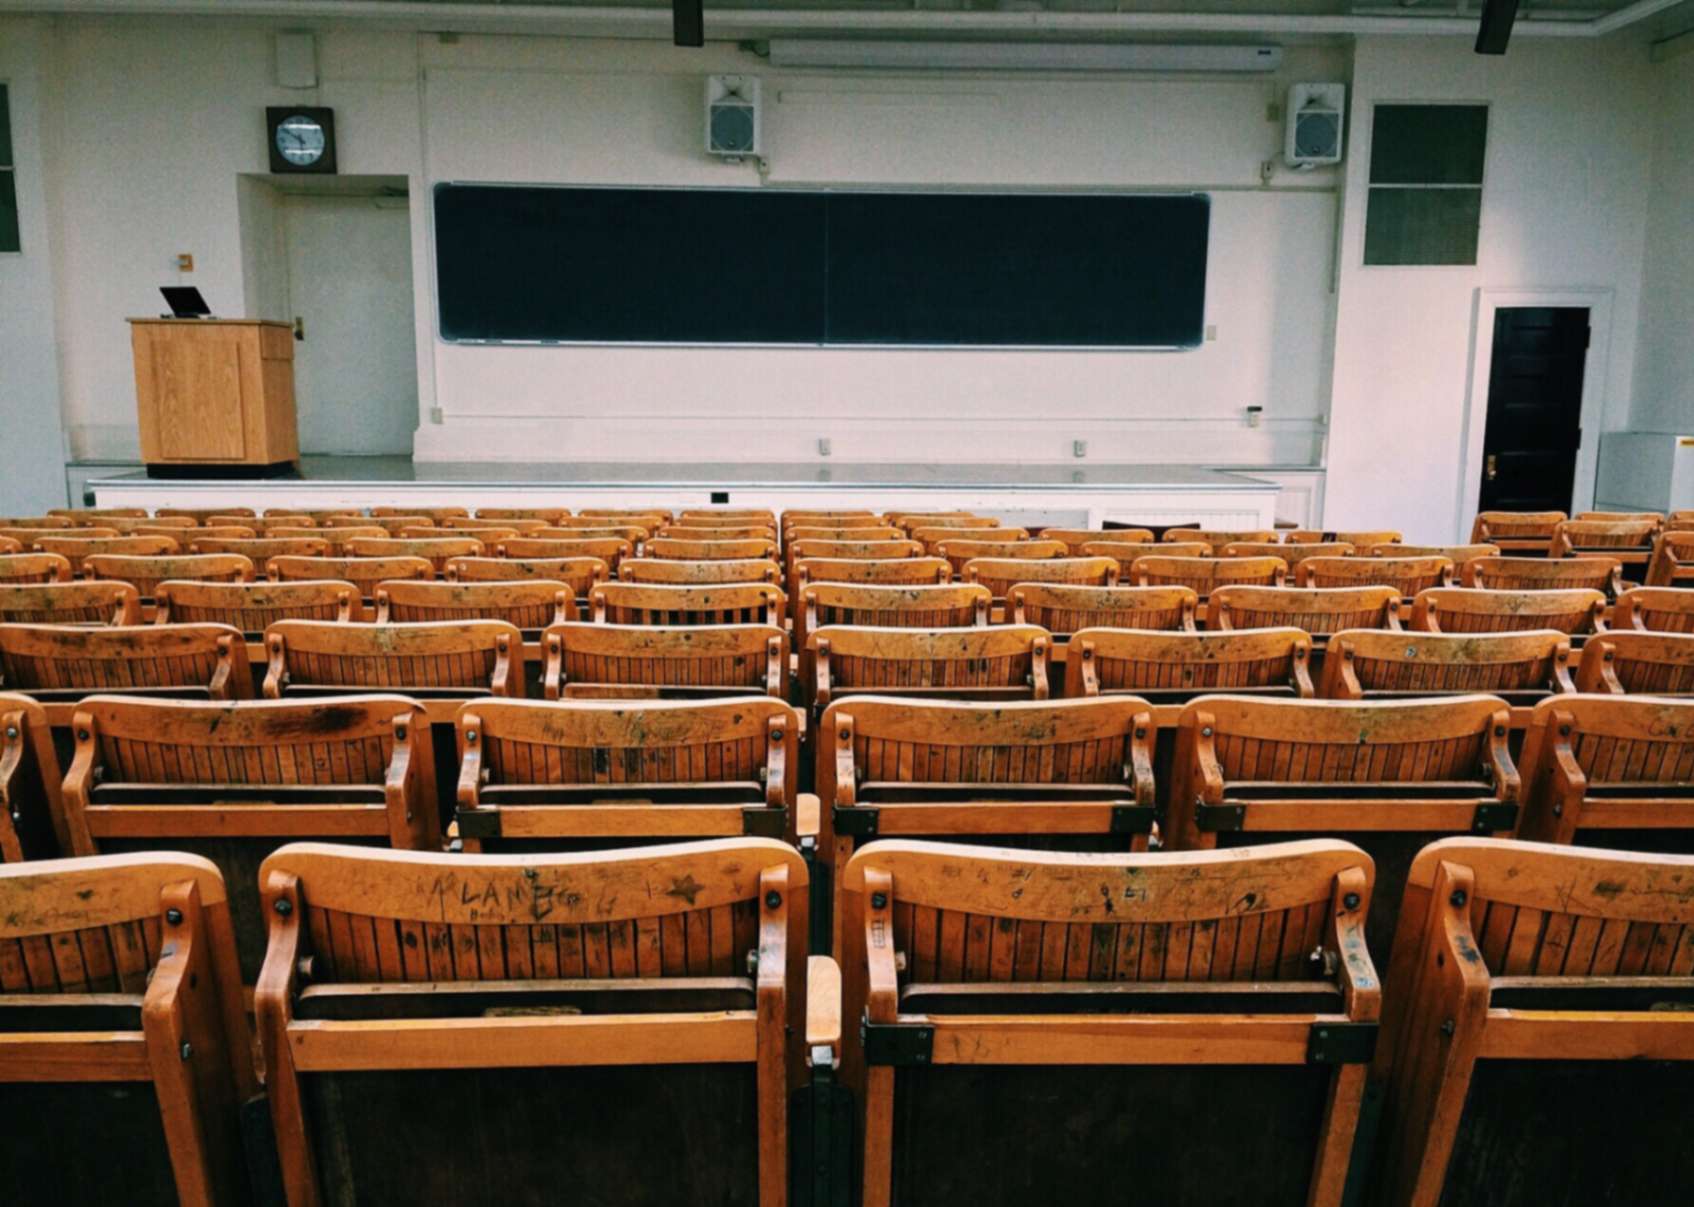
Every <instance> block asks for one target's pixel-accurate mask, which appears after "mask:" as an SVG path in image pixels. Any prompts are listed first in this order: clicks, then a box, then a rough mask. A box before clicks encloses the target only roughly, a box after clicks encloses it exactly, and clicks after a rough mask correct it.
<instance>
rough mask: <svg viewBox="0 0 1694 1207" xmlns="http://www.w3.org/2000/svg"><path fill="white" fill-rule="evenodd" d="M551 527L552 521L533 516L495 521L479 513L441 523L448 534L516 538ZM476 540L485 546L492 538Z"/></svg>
mask: <svg viewBox="0 0 1694 1207" xmlns="http://www.w3.org/2000/svg"><path fill="white" fill-rule="evenodd" d="M553 526H554V524H553V521H551V520H545V519H541V518H539V517H535V516H527V517H526V516H512V517H510V518H508V519H504V520H497V519H494V518H492V517H490V516H485V515H481V514H480V513H479V514H478V515H477V517H476V518H475V519H467V518H465V517H464V516H448V517H447V518H446V519H444V520H442V521H441V527H442V528H445V529H447V530H448V531H449V532H469V533H472V534H473V535H474V534H477V533H482V532H499V533H502V534H504V535H506V536H518V535H520V534H522V533H525V532H535V531H537V530H538V529H542V528H548V527H553ZM476 539H477V540H479V541H482V542H483V543H484V544H486V543H488V542H489V541H490V540H491V539H492V538H490V537H486V536H477V538H476Z"/></svg>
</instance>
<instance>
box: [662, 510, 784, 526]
mask: <svg viewBox="0 0 1694 1207" xmlns="http://www.w3.org/2000/svg"><path fill="white" fill-rule="evenodd" d="M676 522H677V523H679V524H728V525H731V526H733V525H736V524H751V523H764V524H769V525H770V526H771V527H772V528H775V527H776V512H774V511H772V510H770V509H769V508H768V507H710V508H698V507H696V508H687V509H685V510H683V511H682V512H680V513H678V515H677V517H676Z"/></svg>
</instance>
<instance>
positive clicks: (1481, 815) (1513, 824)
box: [1470, 800, 1518, 834]
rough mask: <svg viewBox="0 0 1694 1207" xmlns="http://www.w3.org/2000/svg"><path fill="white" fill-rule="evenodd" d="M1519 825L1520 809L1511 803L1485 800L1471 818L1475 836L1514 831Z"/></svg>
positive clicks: (1471, 826)
mask: <svg viewBox="0 0 1694 1207" xmlns="http://www.w3.org/2000/svg"><path fill="white" fill-rule="evenodd" d="M1517 824H1518V807H1517V805H1515V804H1513V803H1512V802H1510V801H1498V800H1485V801H1483V802H1482V803H1481V804H1479V805H1477V807H1476V812H1475V813H1474V814H1473V815H1472V816H1471V822H1470V828H1471V832H1472V833H1473V834H1492V833H1493V832H1494V831H1496V830H1514V829H1516V828H1517Z"/></svg>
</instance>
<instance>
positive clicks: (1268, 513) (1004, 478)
mask: <svg viewBox="0 0 1694 1207" xmlns="http://www.w3.org/2000/svg"><path fill="white" fill-rule="evenodd" d="M88 485H89V488H90V489H91V490H92V491H93V494H94V499H95V505H96V506H99V507H146V508H150V509H151V508H158V507H218V506H223V505H226V504H227V505H229V506H247V507H255V508H258V509H259V510H263V509H264V508H267V507H275V508H284V507H300V508H302V509H313V510H322V509H325V508H330V507H349V508H362V507H370V506H406V505H417V506H420V507H422V506H431V505H437V506H454V505H459V506H465V507H471V508H474V507H477V506H478V505H482V506H490V507H526V506H533V507H543V506H556V507H569V508H572V509H573V510H575V509H580V508H582V507H596V506H602V507H624V506H641V505H648V504H651V505H653V506H657V507H672V508H678V507H709V506H712V505H714V504H715V505H718V506H725V507H769V508H771V509H772V510H776V511H780V510H782V509H784V508H795V507H818V508H828V507H832V506H840V507H853V506H864V507H871V508H875V509H877V510H890V509H893V508H909V509H911V510H913V511H943V510H952V509H965V510H976V511H984V512H989V513H991V514H995V515H1001V516H1007V517H1015V516H1024V515H1027V516H1029V517H1031V518H1032V519H1033V518H1037V517H1039V518H1040V519H1042V520H1043V521H1045V522H1047V523H1051V524H1064V525H1069V526H1074V527H1088V528H1097V527H1099V526H1101V525H1102V524H1105V523H1108V522H1120V523H1146V524H1155V525H1158V524H1181V523H1192V522H1196V521H1198V522H1200V523H1202V524H1204V525H1207V526H1210V527H1216V528H1256V527H1264V528H1268V527H1270V526H1271V525H1272V523H1273V522H1274V520H1275V518H1276V515H1275V507H1276V497H1277V491H1278V487H1277V484H1276V483H1274V482H1270V481H1266V480H1264V479H1260V478H1254V477H1253V476H1251V474H1247V473H1236V472H1230V471H1225V470H1216V469H1208V468H1205V467H1202V466H1193V465H1104V464H1099V465H1086V466H1084V465H1078V466H1074V467H1073V466H1070V465H1051V464H1047V465H971V464H934V463H932V464H905V465H902V464H892V465H890V464H877V465H865V464H850V463H841V464H831V465H818V464H811V463H807V464H782V463H773V464H747V463H741V464H714V463H704V462H703V463H699V464H675V463H665V462H649V463H645V464H643V463H639V462H594V461H581V462H561V463H553V464H542V463H537V464H521V463H506V462H484V463H478V464H461V463H454V462H426V463H423V464H418V463H416V462H414V461H412V460H411V459H410V458H408V457H305V458H302V460H301V466H300V472H299V473H298V474H294V475H290V476H287V477H281V478H266V479H230V478H179V479H156V478H149V477H147V476H146V475H145V474H143V473H139V472H134V473H125V474H118V475H114V476H112V477H105V478H95V479H93V480H91V481H90V482H89V484H88Z"/></svg>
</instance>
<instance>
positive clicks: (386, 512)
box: [371, 503, 470, 523]
mask: <svg viewBox="0 0 1694 1207" xmlns="http://www.w3.org/2000/svg"><path fill="white" fill-rule="evenodd" d="M371 514H372V515H373V516H379V517H380V516H414V515H421V516H428V517H429V518H430V519H432V520H434V521H436V522H437V523H440V522H441V521H442V520H445V519H446V518H447V517H448V516H461V517H464V516H469V515H470V511H469V510H468V509H467V508H464V507H414V506H413V505H411V504H410V503H407V504H405V505H404V506H394V507H373V508H371Z"/></svg>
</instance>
